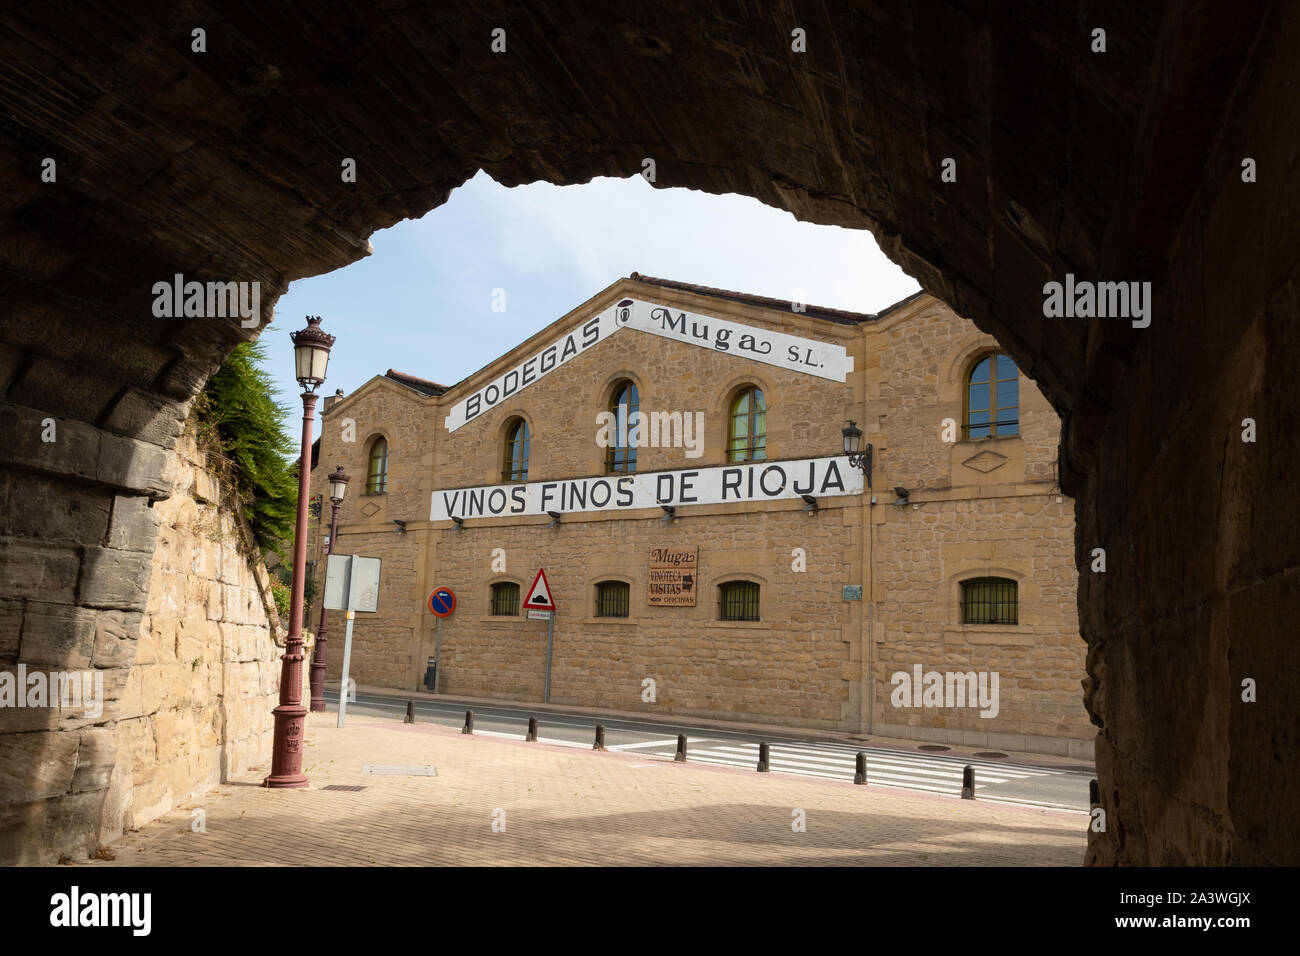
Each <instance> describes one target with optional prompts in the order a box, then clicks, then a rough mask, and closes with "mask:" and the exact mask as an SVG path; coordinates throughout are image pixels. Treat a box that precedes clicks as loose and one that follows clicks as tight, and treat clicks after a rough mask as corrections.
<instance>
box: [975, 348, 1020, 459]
mask: <svg viewBox="0 0 1300 956" xmlns="http://www.w3.org/2000/svg"><path fill="white" fill-rule="evenodd" d="M963 431H964V437H965V438H966V439H968V440H970V439H975V438H1005V437H1006V436H1008V435H1019V434H1020V373H1019V371H1018V370H1017V369H1016V363H1015V362H1013V361H1011V359H1010V357H1008V356H1006V355H1003V354H1002V353H1001V352H994V353H992V354H990V355H985V356H984V357H983V358H981V359H980V360H979V361H978V362H976V363H975V364H974V365H973V366H971V370H970V375H968V376H967V378H966V423H965V426H964V429H963Z"/></svg>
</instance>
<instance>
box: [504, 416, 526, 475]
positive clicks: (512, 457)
mask: <svg viewBox="0 0 1300 956" xmlns="http://www.w3.org/2000/svg"><path fill="white" fill-rule="evenodd" d="M528 440H529V436H528V423H527V422H526V421H524V420H523V419H522V418H516V419H515V420H514V421H512V422H511V423H510V424H509V425H508V426H507V427H506V448H505V458H504V460H503V464H502V467H501V480H502V481H527V480H528Z"/></svg>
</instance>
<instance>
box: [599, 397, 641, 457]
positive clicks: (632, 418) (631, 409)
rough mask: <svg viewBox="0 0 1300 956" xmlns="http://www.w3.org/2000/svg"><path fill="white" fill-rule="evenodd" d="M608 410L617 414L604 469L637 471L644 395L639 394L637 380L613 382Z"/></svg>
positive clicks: (611, 430) (606, 452)
mask: <svg viewBox="0 0 1300 956" xmlns="http://www.w3.org/2000/svg"><path fill="white" fill-rule="evenodd" d="M609 410H610V412H612V413H613V415H614V425H613V428H611V429H610V436H609V439H610V440H609V447H608V448H607V449H606V451H605V471H606V472H615V471H636V449H637V435H638V433H639V431H640V424H639V422H640V418H641V396H640V395H638V394H637V390H636V383H635V382H629V381H622V382H619V383H618V384H617V385H615V386H614V396H613V398H612V399H611V400H610V405H609Z"/></svg>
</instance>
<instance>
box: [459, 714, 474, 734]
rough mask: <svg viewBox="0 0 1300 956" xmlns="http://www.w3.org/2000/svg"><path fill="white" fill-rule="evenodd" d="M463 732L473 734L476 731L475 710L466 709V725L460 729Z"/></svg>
mask: <svg viewBox="0 0 1300 956" xmlns="http://www.w3.org/2000/svg"><path fill="white" fill-rule="evenodd" d="M460 732H461V733H462V734H472V733H473V732H474V711H472V710H467V711H465V726H464V727H462V728H461V729H460Z"/></svg>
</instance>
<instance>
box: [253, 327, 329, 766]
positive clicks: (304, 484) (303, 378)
mask: <svg viewBox="0 0 1300 956" xmlns="http://www.w3.org/2000/svg"><path fill="white" fill-rule="evenodd" d="M289 337H290V338H291V339H293V357H294V368H295V370H296V372H297V375H296V377H297V379H298V384H299V385H301V386H302V388H303V393H302V461H301V462H300V463H299V465H298V523H297V525H296V526H295V528H294V538H293V589H292V591H291V592H290V594H291V596H290V599H289V637H288V639H287V640H286V641H285V647H284V658H283V660H284V665H283V666H282V667H281V669H280V706H279V707H276V708H275V710H273V711H272V713H273V714H275V743H274V745H273V749H272V751H271V775H270V776H269V777H267V778H266V779H265V780H264V781H262V785H263V786H266V787H277V788H290V787H305V786H307V775H306V774H305V773H303V772H302V739H303V728H304V725H305V723H306V717H307V708H306V707H304V706H303V705H302V657H303V654H302V587H303V578H304V577H305V576H306V571H307V498H308V496H309V495H310V494H311V442H312V422H313V421H315V418H316V389H317V388H319V387H320V384H321V383H322V382H324V381H325V366H326V365H327V364H329V359H330V346H331V345H333V344H334V336H332V335H329V334H327V333H325V332H322V331H321V328H320V316H319V315H317V316H310V315H309V316H307V327H306V328H305V329H302V330H300V331H298V332H291V333H289Z"/></svg>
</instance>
